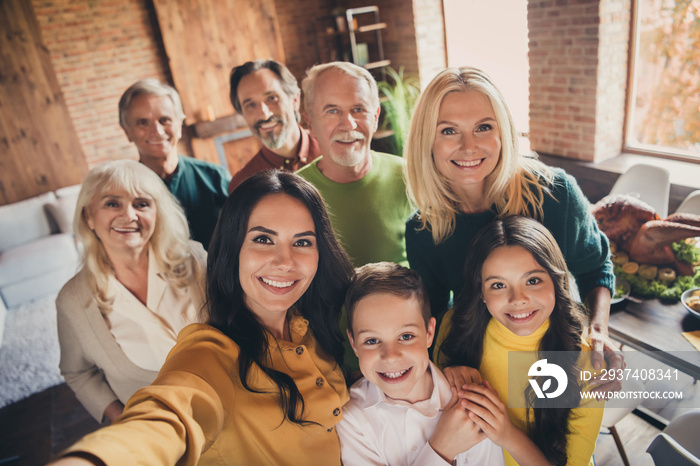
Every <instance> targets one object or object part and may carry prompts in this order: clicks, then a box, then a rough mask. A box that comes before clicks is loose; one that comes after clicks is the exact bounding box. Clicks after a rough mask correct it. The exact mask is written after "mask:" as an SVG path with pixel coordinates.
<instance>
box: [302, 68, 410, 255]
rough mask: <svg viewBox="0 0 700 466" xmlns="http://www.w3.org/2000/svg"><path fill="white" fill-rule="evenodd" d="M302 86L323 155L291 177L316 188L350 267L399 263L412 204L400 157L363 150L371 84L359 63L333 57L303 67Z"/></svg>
mask: <svg viewBox="0 0 700 466" xmlns="http://www.w3.org/2000/svg"><path fill="white" fill-rule="evenodd" d="M302 88H303V91H304V108H305V113H306V118H307V121H308V123H309V129H310V131H311V134H312V135H313V136H314V137H315V138H316V140H317V141H318V144H319V146H320V147H321V153H322V154H323V157H321V158H319V159H317V160H315V161H314V162H312V163H310V164H309V165H307V166H306V167H304V168H302V169H301V170H299V172H298V173H299V175H301V176H303V177H304V178H306V179H307V180H309V181H310V182H311V183H312V184H313V185H314V186H316V188H317V189H318V190H319V191H320V192H321V195H322V196H323V199H324V200H325V201H326V204H328V209H329V211H330V212H331V222H332V224H333V229H334V230H335V232H336V234H337V235H338V239H339V240H340V242H341V243H342V245H343V246H344V247H345V250H346V251H347V253H348V254H349V256H350V258H351V259H352V261H353V264H354V265H355V267H360V266H362V265H364V264H367V263H370V262H381V261H389V262H396V263H398V264H401V265H406V266H407V265H408V261H407V260H406V247H405V243H404V232H405V228H406V226H405V223H406V219H407V218H408V217H409V215H410V214H411V212H412V209H411V205H410V202H409V200H408V197H407V195H406V183H405V181H404V178H403V166H404V163H403V159H402V158H401V157H397V156H394V155H389V154H383V153H380V152H375V151H373V150H371V149H370V143H371V142H372V136H373V135H374V133H375V131H376V130H377V124H378V120H379V112H380V108H379V92H378V90H377V83H376V81H375V80H374V78H373V77H372V75H371V74H370V73H369V71H367V70H366V69H364V68H362V67H359V66H357V65H354V64H352V63H348V62H334V63H327V64H323V65H316V66H314V67H313V68H311V69H309V70H308V71H307V72H306V78H304V80H303V82H302Z"/></svg>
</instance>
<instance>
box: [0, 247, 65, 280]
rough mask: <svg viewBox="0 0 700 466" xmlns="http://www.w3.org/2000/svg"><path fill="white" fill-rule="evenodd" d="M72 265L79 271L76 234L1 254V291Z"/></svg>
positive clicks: (16, 248)
mask: <svg viewBox="0 0 700 466" xmlns="http://www.w3.org/2000/svg"><path fill="white" fill-rule="evenodd" d="M66 265H70V266H71V267H72V268H73V273H76V272H77V268H78V250H77V249H76V247H75V243H74V240H73V235H71V234H57V235H48V236H45V237H43V238H41V239H38V240H36V241H32V242H31V243H27V244H23V245H21V246H17V247H15V248H13V249H10V250H9V251H6V252H4V253H2V254H0V289H2V288H3V287H5V286H7V285H10V284H14V283H18V282H22V281H24V280H27V279H29V278H32V277H36V276H41V275H43V274H46V273H48V272H50V271H51V270H54V269H58V268H61V267H64V266H66Z"/></svg>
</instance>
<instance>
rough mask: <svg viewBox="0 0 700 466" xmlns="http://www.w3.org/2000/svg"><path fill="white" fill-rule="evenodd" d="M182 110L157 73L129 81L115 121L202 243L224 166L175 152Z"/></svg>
mask: <svg viewBox="0 0 700 466" xmlns="http://www.w3.org/2000/svg"><path fill="white" fill-rule="evenodd" d="M184 119H185V113H184V112H183V110H182V102H181V101H180V96H179V95H178V93H177V91H176V90H175V89H174V88H172V87H170V86H168V85H167V84H163V83H161V82H159V81H158V80H156V79H153V78H147V79H142V80H140V81H137V82H135V83H134V84H132V85H131V86H130V87H129V88H128V89H127V90H126V91H125V92H124V94H122V97H121V99H119V124H120V125H121V127H122V129H123V130H124V133H126V137H127V138H128V139H129V142H133V143H134V144H135V145H136V148H137V149H138V151H139V159H140V161H141V163H142V164H144V165H145V166H147V167H148V168H150V169H151V170H153V171H154V172H155V173H156V174H157V175H158V176H160V177H161V179H162V180H163V182H164V183H165V184H166V186H167V187H168V189H169V190H170V192H171V193H173V195H174V196H175V197H176V198H177V199H178V200H179V201H180V204H182V207H183V208H184V209H185V214H186V215H187V221H188V222H189V224H190V231H191V233H192V239H194V240H195V241H199V242H200V243H202V245H203V246H204V248H205V249H206V248H207V247H208V246H209V241H210V239H211V235H212V233H213V232H214V227H215V226H216V222H217V220H218V218H219V212H220V211H221V207H222V206H223V204H224V202H225V201H226V198H227V196H228V183H229V181H230V180H231V175H230V174H229V173H228V171H227V170H226V169H225V168H224V167H222V166H220V165H215V164H213V163H209V162H205V161H203V160H197V159H194V158H192V157H184V156H181V155H178V153H177V143H178V141H179V140H180V138H181V137H182V123H183V121H184Z"/></svg>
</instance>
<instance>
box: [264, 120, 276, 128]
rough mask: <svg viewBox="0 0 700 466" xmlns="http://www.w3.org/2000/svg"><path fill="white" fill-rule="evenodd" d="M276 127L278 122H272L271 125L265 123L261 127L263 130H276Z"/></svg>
mask: <svg viewBox="0 0 700 466" xmlns="http://www.w3.org/2000/svg"><path fill="white" fill-rule="evenodd" d="M275 126H277V122H276V121H271V122H269V123H263V124H262V125H260V127H261V128H262V129H269V128H274V127H275Z"/></svg>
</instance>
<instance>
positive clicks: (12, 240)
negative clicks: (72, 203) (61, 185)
mask: <svg viewBox="0 0 700 466" xmlns="http://www.w3.org/2000/svg"><path fill="white" fill-rule="evenodd" d="M55 200H56V196H55V195H54V193H45V194H41V195H39V196H35V197H32V198H29V199H26V200H24V201H20V202H15V203H13V204H8V205H4V206H0V252H5V251H7V250H8V249H11V248H14V247H16V246H19V245H22V244H25V243H29V242H31V241H34V240H36V239H38V238H41V237H43V236H48V235H50V234H51V224H50V222H49V218H48V216H47V215H46V212H45V210H44V205H45V204H47V203H48V202H52V201H55Z"/></svg>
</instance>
